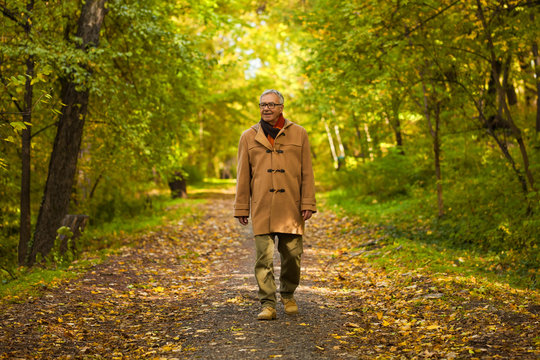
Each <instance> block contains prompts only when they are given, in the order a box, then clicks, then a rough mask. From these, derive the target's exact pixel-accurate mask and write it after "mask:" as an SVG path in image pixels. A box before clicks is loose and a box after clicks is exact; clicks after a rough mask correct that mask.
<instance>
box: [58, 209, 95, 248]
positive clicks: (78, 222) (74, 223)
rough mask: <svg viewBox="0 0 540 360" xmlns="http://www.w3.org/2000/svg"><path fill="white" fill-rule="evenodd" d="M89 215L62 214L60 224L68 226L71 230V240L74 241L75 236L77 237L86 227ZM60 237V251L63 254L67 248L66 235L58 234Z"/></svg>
mask: <svg viewBox="0 0 540 360" xmlns="http://www.w3.org/2000/svg"><path fill="white" fill-rule="evenodd" d="M88 219H89V216H88V215H71V214H68V215H66V216H64V218H63V219H62V223H61V225H62V226H66V227H68V228H70V230H71V232H72V233H73V236H72V237H71V241H75V240H76V239H77V238H79V237H80V236H81V234H82V232H83V231H84V228H85V227H86V224H87V223H88ZM58 236H59V238H60V253H61V254H65V253H66V251H67V250H68V237H67V236H65V235H58Z"/></svg>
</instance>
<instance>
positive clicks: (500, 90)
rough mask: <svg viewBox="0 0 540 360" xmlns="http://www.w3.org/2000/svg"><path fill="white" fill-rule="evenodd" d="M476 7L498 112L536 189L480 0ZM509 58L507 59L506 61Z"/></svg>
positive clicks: (530, 181)
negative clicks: (488, 60)
mask: <svg viewBox="0 0 540 360" xmlns="http://www.w3.org/2000/svg"><path fill="white" fill-rule="evenodd" d="M476 4H477V8H478V18H479V20H480V21H481V23H482V27H483V30H484V35H485V37H486V40H487V46H488V50H489V53H490V64H491V71H492V73H493V78H494V79H493V80H494V82H495V86H496V89H497V100H498V102H499V113H500V114H501V115H504V117H505V120H506V122H507V123H508V125H509V127H510V130H511V131H512V135H513V136H514V138H515V139H516V142H517V143H518V145H519V151H520V153H521V158H522V160H523V169H524V171H525V176H526V178H527V180H528V181H529V185H530V187H531V189H532V190H533V191H536V187H535V184H534V177H533V175H532V172H531V169H530V168H529V155H528V154H527V148H526V147H525V142H524V141H523V136H522V134H521V130H520V129H519V128H518V127H517V125H516V124H515V122H514V119H513V118H512V113H511V112H510V108H509V105H508V102H507V93H506V91H505V89H506V88H507V81H508V77H507V76H504V80H503V84H501V81H500V75H501V72H500V69H498V68H497V57H496V55H495V45H494V44H493V38H492V36H491V33H490V31H489V29H488V25H487V21H486V18H485V16H484V10H483V7H482V4H481V3H480V0H476ZM509 61H510V60H509V59H508V60H507V62H509Z"/></svg>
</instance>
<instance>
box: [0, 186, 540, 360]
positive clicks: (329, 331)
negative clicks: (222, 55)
mask: <svg viewBox="0 0 540 360" xmlns="http://www.w3.org/2000/svg"><path fill="white" fill-rule="evenodd" d="M198 206H200V207H202V208H201V210H202V211H201V213H202V214H205V215H203V216H202V217H196V218H195V217H194V218H193V219H191V220H190V219H183V220H180V221H178V223H176V224H173V225H170V226H167V227H163V228H160V229H156V230H155V231H153V232H149V233H147V234H145V235H141V236H139V237H138V238H137V239H136V240H135V245H134V246H126V247H124V248H122V249H121V251H120V252H119V253H118V254H117V255H114V256H111V257H109V258H108V260H107V261H105V262H104V263H102V264H100V265H97V266H94V267H93V268H91V269H90V270H89V271H87V272H86V273H84V274H83V275H82V276H80V277H78V278H77V279H75V280H71V281H66V282H63V283H62V284H60V285H59V286H56V287H54V288H50V289H46V290H45V291H44V292H43V295H42V296H40V297H39V298H35V299H28V301H26V302H24V303H21V304H12V305H10V306H9V307H8V308H6V309H3V310H2V311H1V313H0V358H2V359H102V358H103V359H140V358H144V359H271V358H282V359H393V358H396V359H465V358H467V359H475V358H477V359H494V358H500V359H538V358H540V350H539V349H540V320H539V313H540V305H539V304H540V303H539V299H540V297H539V294H538V292H533V291H523V290H516V289H511V288H510V287H508V286H506V285H497V286H494V287H487V286H485V285H484V284H483V283H480V282H479V281H480V280H476V279H469V278H460V277H456V276H450V275H447V274H430V273H428V272H427V271H424V270H423V269H418V271H414V272H411V271H408V272H404V271H403V272H400V271H396V270H393V271H386V270H384V269H381V268H378V267H374V266H373V265H371V263H370V262H369V261H367V260H366V258H365V255H366V254H367V253H368V252H369V254H370V255H372V256H378V255H377V253H376V249H373V250H365V251H359V252H358V253H352V252H348V251H347V249H351V248H353V247H358V246H359V244H363V243H367V242H369V241H370V240H372V239H371V238H370V233H369V231H367V230H365V229H363V228H362V227H361V226H360V225H358V224H356V223H355V221H354V220H351V219H346V218H345V219H343V218H338V217H336V216H335V215H334V214H332V213H331V212H320V213H317V214H316V215H315V217H314V218H313V219H312V221H310V223H309V225H308V227H307V232H308V234H307V235H306V236H305V239H304V254H303V260H302V261H303V274H302V276H303V278H302V283H301V286H300V287H299V289H298V290H297V293H296V295H295V297H296V299H297V301H298V305H299V308H300V312H299V314H298V315H295V316H288V315H286V314H285V313H284V312H283V307H282V306H280V305H281V304H280V303H278V308H277V312H278V318H277V320H275V321H257V319H256V316H257V313H258V312H259V311H260V307H259V304H258V300H257V295H256V294H257V291H256V283H255V279H254V276H253V263H254V249H253V240H252V235H251V233H250V227H242V226H240V225H239V224H238V223H237V222H236V220H235V219H233V218H232V217H231V209H232V199H231V198H230V196H229V197H225V198H223V197H221V198H213V199H209V200H208V201H207V202H206V203H203V204H200V205H198ZM366 249H368V248H366ZM379 256H384V254H380V255H379ZM275 260H276V261H275V265H276V278H277V276H278V274H279V257H278V254H277V251H276V256H275Z"/></svg>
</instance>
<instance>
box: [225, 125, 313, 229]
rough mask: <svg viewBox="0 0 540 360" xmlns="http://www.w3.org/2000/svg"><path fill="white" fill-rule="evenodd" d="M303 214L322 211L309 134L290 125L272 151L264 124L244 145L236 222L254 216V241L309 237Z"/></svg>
mask: <svg viewBox="0 0 540 360" xmlns="http://www.w3.org/2000/svg"><path fill="white" fill-rule="evenodd" d="M302 210H311V211H313V212H316V211H317V208H316V204H315V182H314V178H313V169H312V167H311V150H310V146H309V141H308V136H307V132H306V130H305V129H304V128H303V127H301V126H300V125H297V124H294V123H293V122H291V121H289V120H287V119H285V124H284V126H283V129H281V130H280V132H279V134H278V135H277V136H276V139H275V141H274V146H272V145H270V142H269V141H268V139H267V137H266V136H265V135H264V131H263V130H262V129H261V128H260V125H259V124H256V125H254V126H252V127H251V128H250V129H248V130H246V131H244V133H242V136H241V137H240V143H239V145H238V171H237V178H236V199H235V202H234V216H249V215H250V211H251V218H252V224H253V233H254V235H261V234H269V233H287V234H300V235H301V234H303V233H304V220H303V218H302V213H301V211H302Z"/></svg>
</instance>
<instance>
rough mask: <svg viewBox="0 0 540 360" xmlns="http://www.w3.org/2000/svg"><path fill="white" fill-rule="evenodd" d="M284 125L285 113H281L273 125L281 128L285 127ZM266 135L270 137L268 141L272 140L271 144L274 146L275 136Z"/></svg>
mask: <svg viewBox="0 0 540 360" xmlns="http://www.w3.org/2000/svg"><path fill="white" fill-rule="evenodd" d="M284 125H285V118H284V117H283V114H280V115H279V118H278V120H277V121H276V123H275V124H274V126H273V127H274V128H276V129H280V130H281V129H283V126H284ZM266 137H267V138H268V141H270V144H271V145H272V146H274V138H273V137H271V136H270V134H268V135H266Z"/></svg>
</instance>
